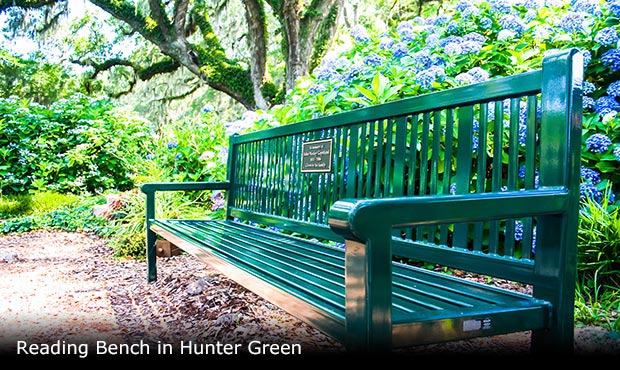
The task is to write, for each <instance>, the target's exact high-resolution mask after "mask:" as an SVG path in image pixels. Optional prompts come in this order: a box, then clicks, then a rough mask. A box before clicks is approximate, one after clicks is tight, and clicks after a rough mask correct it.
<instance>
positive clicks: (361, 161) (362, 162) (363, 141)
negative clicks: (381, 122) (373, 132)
mask: <svg viewBox="0 0 620 370" xmlns="http://www.w3.org/2000/svg"><path fill="white" fill-rule="evenodd" d="M359 130H361V134H360V144H359V153H358V161H357V162H358V165H357V167H356V171H357V187H356V189H357V191H356V192H355V197H356V198H362V197H363V196H364V173H365V172H366V171H367V164H366V160H367V153H368V151H369V150H370V148H369V147H368V140H367V138H366V135H368V124H366V123H363V124H361V125H360V128H359Z"/></svg>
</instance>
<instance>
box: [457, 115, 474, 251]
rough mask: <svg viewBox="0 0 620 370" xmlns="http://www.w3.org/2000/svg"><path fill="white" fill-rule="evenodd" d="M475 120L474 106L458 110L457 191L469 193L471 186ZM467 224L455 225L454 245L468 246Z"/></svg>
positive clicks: (458, 192)
mask: <svg viewBox="0 0 620 370" xmlns="http://www.w3.org/2000/svg"><path fill="white" fill-rule="evenodd" d="M473 122H474V109H473V106H464V107H460V108H459V110H458V148H457V156H456V192H457V194H468V193H469V192H470V186H471V181H470V180H471V163H472V152H473V151H472V142H473V139H472V132H473ZM467 234H468V225H467V224H456V225H454V239H453V246H455V247H460V248H466V247H467Z"/></svg>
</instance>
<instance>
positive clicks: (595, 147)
mask: <svg viewBox="0 0 620 370" xmlns="http://www.w3.org/2000/svg"><path fill="white" fill-rule="evenodd" d="M611 144H612V142H611V140H610V139H609V138H608V137H607V136H606V135H604V134H594V135H592V136H590V137H589V138H587V139H586V148H588V150H589V151H591V152H592V153H603V152H606V151H607V149H609V146H610V145H611Z"/></svg>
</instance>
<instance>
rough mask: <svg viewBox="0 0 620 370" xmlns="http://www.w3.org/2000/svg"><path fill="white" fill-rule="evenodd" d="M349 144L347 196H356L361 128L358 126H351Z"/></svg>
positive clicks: (347, 150) (347, 151)
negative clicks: (356, 174)
mask: <svg viewBox="0 0 620 370" xmlns="http://www.w3.org/2000/svg"><path fill="white" fill-rule="evenodd" d="M347 137H348V145H347V147H346V148H347V149H346V156H347V163H346V171H345V174H344V176H345V177H346V184H347V185H346V192H345V196H346V197H348V198H352V197H354V196H355V186H356V181H355V173H356V171H357V161H358V158H357V153H358V145H359V129H358V126H353V127H350V128H349V132H348V135H347Z"/></svg>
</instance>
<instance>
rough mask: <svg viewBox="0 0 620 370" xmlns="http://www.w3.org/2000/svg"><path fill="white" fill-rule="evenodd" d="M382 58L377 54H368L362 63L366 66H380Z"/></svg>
mask: <svg viewBox="0 0 620 370" xmlns="http://www.w3.org/2000/svg"><path fill="white" fill-rule="evenodd" d="M382 62H383V60H382V59H381V57H380V56H378V55H377V54H370V55H368V56H366V57H365V58H364V64H365V65H367V66H380V65H381V63H382Z"/></svg>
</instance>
